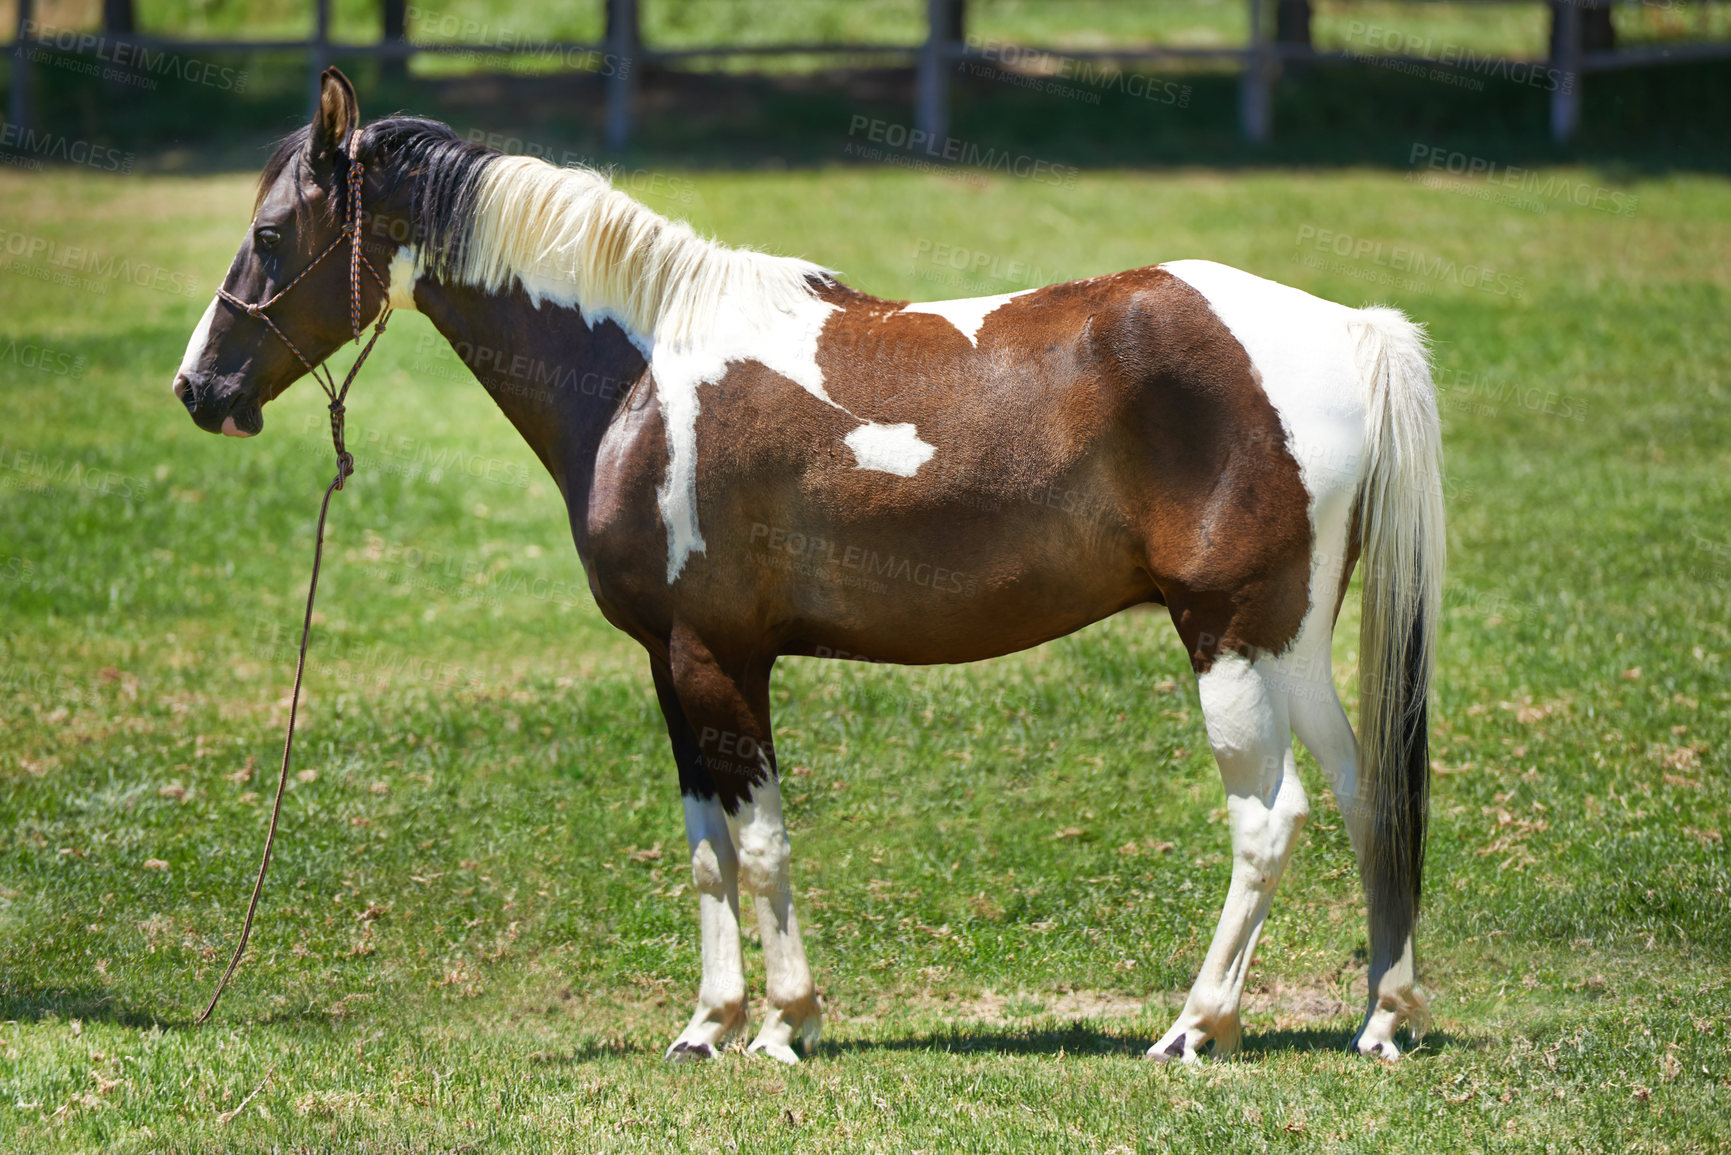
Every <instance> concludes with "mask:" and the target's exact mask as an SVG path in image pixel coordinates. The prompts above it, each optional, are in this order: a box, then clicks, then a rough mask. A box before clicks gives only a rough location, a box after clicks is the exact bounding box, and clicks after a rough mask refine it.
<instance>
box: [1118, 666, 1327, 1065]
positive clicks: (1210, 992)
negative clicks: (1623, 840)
mask: <svg viewBox="0 0 1731 1155" xmlns="http://www.w3.org/2000/svg"><path fill="white" fill-rule="evenodd" d="M1198 686H1199V688H1200V692H1201V698H1202V712H1203V717H1204V720H1205V721H1206V723H1207V727H1208V740H1209V742H1210V744H1211V745H1212V746H1213V748H1214V757H1215V760H1216V761H1217V762H1218V763H1219V764H1220V777H1221V781H1222V782H1223V784H1224V785H1225V787H1226V812H1227V816H1228V819H1229V821H1230V823H1231V827H1232V878H1231V882H1230V884H1229V886H1228V888H1227V893H1226V904H1225V906H1224V908H1223V909H1222V910H1221V912H1220V923H1219V925H1218V926H1217V927H1216V929H1215V931H1214V938H1213V941H1212V943H1211V944H1210V945H1209V948H1208V954H1207V956H1206V957H1205V958H1204V959H1203V962H1202V969H1201V971H1200V972H1199V973H1198V974H1197V976H1196V981H1195V983H1194V984H1193V985H1192V986H1191V988H1190V994H1189V996H1188V997H1187V998H1186V999H1185V1002H1184V1009H1183V1011H1182V1012H1180V1013H1179V1015H1178V1018H1177V1021H1175V1022H1174V1023H1173V1024H1172V1026H1171V1028H1170V1029H1169V1030H1168V1031H1167V1032H1166V1033H1165V1034H1164V1035H1162V1036H1161V1037H1160V1041H1159V1042H1157V1043H1155V1044H1154V1045H1153V1046H1152V1047H1151V1048H1149V1050H1148V1057H1149V1058H1151V1059H1160V1060H1169V1059H1182V1060H1184V1061H1185V1062H1195V1061H1197V1060H1198V1059H1199V1058H1201V1056H1202V1054H1203V1048H1205V1047H1206V1046H1207V1045H1208V1044H1209V1043H1212V1045H1213V1054H1214V1055H1215V1056H1217V1057H1225V1056H1227V1055H1230V1054H1232V1053H1234V1052H1235V1051H1237V1049H1238V1046H1239V1043H1240V1040H1241V1037H1242V1029H1241V1027H1240V1025H1239V1017H1238V1008H1239V1000H1240V997H1241V995H1242V993H1243V990H1244V979H1245V976H1246V974H1247V973H1248V971H1249V968H1250V960H1251V956H1252V955H1253V954H1254V953H1255V950H1256V940H1257V938H1258V936H1259V935H1260V934H1261V932H1262V923H1263V920H1264V919H1265V918H1266V917H1267V915H1268V907H1269V903H1270V901H1271V900H1272V898H1273V896H1274V888H1275V885H1276V884H1277V883H1278V882H1279V881H1280V875H1281V872H1282V871H1283V870H1284V869H1285V867H1286V862H1287V860H1288V858H1290V857H1291V855H1292V849H1293V846H1294V845H1295V844H1296V842H1297V840H1298V832H1299V830H1300V828H1301V827H1302V826H1303V825H1304V820H1305V818H1306V817H1307V816H1308V814H1309V813H1310V806H1309V802H1308V800H1307V799H1306V798H1305V794H1304V787H1303V786H1302V785H1300V783H1299V780H1298V764H1297V761H1296V759H1295V758H1294V757H1293V753H1292V737H1291V730H1290V729H1289V727H1288V719H1287V708H1286V701H1285V698H1284V695H1283V694H1282V693H1281V692H1280V691H1279V689H1278V688H1277V687H1276V685H1275V684H1273V682H1272V681H1271V678H1270V670H1269V668H1268V663H1267V662H1266V661H1264V662H1257V663H1252V662H1251V661H1250V660H1249V659H1247V658H1245V657H1244V656H1242V655H1240V654H1238V653H1235V652H1230V651H1222V652H1221V653H1220V654H1219V655H1218V656H1217V657H1216V658H1215V659H1214V662H1213V664H1212V666H1211V667H1210V668H1209V669H1208V671H1207V672H1206V673H1204V674H1202V675H1201V677H1200V678H1199V679H1198Z"/></svg>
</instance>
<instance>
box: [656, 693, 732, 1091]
mask: <svg viewBox="0 0 1731 1155" xmlns="http://www.w3.org/2000/svg"><path fill="white" fill-rule="evenodd" d="M653 668H654V674H655V692H656V696H657V697H658V698H659V699H660V701H661V713H662V716H663V717H664V718H665V719H666V721H667V734H668V737H669V739H670V740H671V741H672V743H673V757H674V760H675V761H677V762H678V763H679V790H680V793H681V795H682V796H683V799H684V802H685V839H686V841H687V842H688V843H689V844H690V846H691V882H692V885H693V886H694V887H696V889H697V909H698V916H699V919H700V920H701V923H702V944H703V948H702V949H703V979H702V981H701V982H700V983H699V985H698V988H697V1010H696V1011H695V1012H694V1013H693V1014H692V1016H691V1022H690V1023H688V1024H687V1025H686V1027H685V1029H684V1030H683V1031H681V1032H680V1033H679V1037H678V1038H676V1039H674V1040H673V1045H672V1046H670V1047H668V1048H667V1059H668V1061H669V1062H678V1061H682V1060H688V1059H710V1058H714V1057H715V1055H716V1053H717V1052H718V1051H719V1050H720V1049H721V1048H722V1047H723V1046H725V1045H726V1044H727V1041H728V1039H730V1038H732V1037H733V1036H734V1035H736V1034H738V1033H739V1031H740V1030H741V1029H742V1028H743V1027H744V1026H745V1020H746V1011H745V966H744V960H743V959H742V957H741V955H740V949H739V857H738V855H737V853H736V852H735V850H734V845H733V835H732V833H731V831H729V829H728V824H727V813H726V811H725V810H723V809H722V806H721V802H720V800H719V799H718V798H717V797H716V794H715V785H714V783H713V782H712V781H711V779H710V775H709V770H708V768H707V767H705V766H704V764H703V758H702V755H701V754H700V753H699V752H698V746H697V735H696V734H695V733H693V732H692V730H691V727H690V725H689V724H688V723H687V722H686V719H685V711H684V710H683V709H682V708H681V707H680V705H679V697H678V695H677V694H676V693H675V692H674V689H673V675H672V672H671V671H670V670H669V669H668V668H667V667H665V666H662V665H661V664H659V663H654V665H653Z"/></svg>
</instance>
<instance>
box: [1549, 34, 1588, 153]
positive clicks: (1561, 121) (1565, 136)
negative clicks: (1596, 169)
mask: <svg viewBox="0 0 1731 1155" xmlns="http://www.w3.org/2000/svg"><path fill="white" fill-rule="evenodd" d="M1551 68H1552V70H1553V71H1555V72H1556V73H1558V74H1559V75H1558V76H1557V77H1556V81H1557V86H1556V87H1555V88H1554V89H1552V90H1551V139H1552V140H1554V141H1556V142H1557V143H1558V144H1564V143H1566V142H1567V141H1569V140H1570V139H1571V138H1572V137H1573V136H1574V135H1575V130H1576V129H1577V128H1579V127H1580V126H1581V8H1580V4H1579V3H1578V2H1577V0H1562V2H1561V3H1552V5H1551Z"/></svg>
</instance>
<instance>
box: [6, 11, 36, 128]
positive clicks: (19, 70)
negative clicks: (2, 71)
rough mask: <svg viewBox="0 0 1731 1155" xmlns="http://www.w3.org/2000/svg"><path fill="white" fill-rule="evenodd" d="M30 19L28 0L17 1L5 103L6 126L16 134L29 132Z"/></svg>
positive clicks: (31, 24)
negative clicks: (27, 33)
mask: <svg viewBox="0 0 1731 1155" xmlns="http://www.w3.org/2000/svg"><path fill="white" fill-rule="evenodd" d="M35 23H36V22H35V21H34V20H33V19H31V14H30V0H18V26H17V27H16V28H15V29H14V30H13V38H12V91H11V92H10V93H9V94H8V97H7V101H6V124H7V126H8V127H9V128H12V129H14V130H15V131H17V132H28V131H30V116H31V111H32V110H31V108H30V81H31V79H32V77H31V75H30V50H29V47H28V43H27V37H26V30H28V29H30V28H31V27H32V26H33V25H34V24H35Z"/></svg>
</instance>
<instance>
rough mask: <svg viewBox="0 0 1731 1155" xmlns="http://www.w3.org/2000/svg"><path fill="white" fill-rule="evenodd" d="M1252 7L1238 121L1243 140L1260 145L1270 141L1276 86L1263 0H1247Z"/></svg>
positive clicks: (1239, 92)
mask: <svg viewBox="0 0 1731 1155" xmlns="http://www.w3.org/2000/svg"><path fill="white" fill-rule="evenodd" d="M1248 3H1249V5H1250V13H1249V14H1250V44H1249V46H1248V52H1249V58H1248V59H1247V60H1246V61H1245V64H1244V77H1243V79H1242V81H1241V82H1240V87H1239V90H1238V119H1239V123H1240V124H1241V125H1242V126H1243V129H1244V139H1246V140H1248V141H1250V142H1251V143H1253V144H1261V143H1263V142H1264V141H1266V140H1267V139H1268V133H1269V127H1270V121H1271V120H1272V116H1271V115H1270V114H1271V109H1270V107H1269V106H1270V104H1271V103H1272V101H1273V94H1272V92H1271V88H1272V86H1273V83H1274V69H1273V61H1272V60H1271V58H1270V53H1269V51H1268V29H1267V28H1266V27H1265V26H1264V22H1263V19H1262V0H1248Z"/></svg>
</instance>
